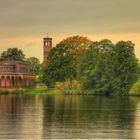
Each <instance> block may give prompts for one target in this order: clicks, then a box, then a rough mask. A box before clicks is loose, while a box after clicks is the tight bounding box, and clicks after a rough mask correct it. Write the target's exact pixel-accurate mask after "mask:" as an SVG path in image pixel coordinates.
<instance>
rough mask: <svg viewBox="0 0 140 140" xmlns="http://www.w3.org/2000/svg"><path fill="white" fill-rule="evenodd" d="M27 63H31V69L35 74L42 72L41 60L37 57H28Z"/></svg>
mask: <svg viewBox="0 0 140 140" xmlns="http://www.w3.org/2000/svg"><path fill="white" fill-rule="evenodd" d="M26 62H27V64H28V65H29V68H30V71H31V72H32V73H33V74H36V75H39V74H40V72H41V64H40V60H39V59H38V58H36V57H30V58H27V59H26Z"/></svg>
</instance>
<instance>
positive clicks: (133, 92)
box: [129, 81, 140, 96]
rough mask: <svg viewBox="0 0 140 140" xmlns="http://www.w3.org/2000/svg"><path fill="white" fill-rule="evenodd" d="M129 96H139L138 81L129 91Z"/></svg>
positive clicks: (139, 84)
mask: <svg viewBox="0 0 140 140" xmlns="http://www.w3.org/2000/svg"><path fill="white" fill-rule="evenodd" d="M129 95H133V96H135V95H140V81H137V82H136V83H135V84H134V85H133V86H132V88H131V89H130V91H129Z"/></svg>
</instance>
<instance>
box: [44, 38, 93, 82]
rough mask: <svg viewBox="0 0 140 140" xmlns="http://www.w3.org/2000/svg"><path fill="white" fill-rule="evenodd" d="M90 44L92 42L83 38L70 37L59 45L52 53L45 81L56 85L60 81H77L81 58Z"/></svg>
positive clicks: (45, 73)
mask: <svg viewBox="0 0 140 140" xmlns="http://www.w3.org/2000/svg"><path fill="white" fill-rule="evenodd" d="M90 44H91V41H90V40H88V39H87V38H86V37H81V36H73V37H69V38H67V39H65V40H63V41H61V42H60V43H59V44H57V45H56V47H55V48H53V49H52V50H51V51H50V54H49V57H48V62H47V63H48V64H47V68H46V70H45V71H44V80H45V81H46V82H47V83H48V84H50V85H54V84H55V82H58V81H59V82H61V81H65V80H66V79H69V80H71V81H72V80H74V79H76V78H77V75H78V74H77V71H78V64H79V60H80V56H82V54H83V52H84V50H86V49H87V48H88V47H89V45H90Z"/></svg>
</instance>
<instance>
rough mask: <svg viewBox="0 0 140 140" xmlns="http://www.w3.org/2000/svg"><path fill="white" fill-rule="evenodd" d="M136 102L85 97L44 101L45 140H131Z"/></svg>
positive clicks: (60, 97)
mask: <svg viewBox="0 0 140 140" xmlns="http://www.w3.org/2000/svg"><path fill="white" fill-rule="evenodd" d="M135 106H136V103H135V101H133V100H131V99H128V98H127V99H126V98H125V99H123V98H122V99H121V98H118V99H113V98H105V97H92V96H91V97H87V96H84V97H83V96H55V97H52V96H51V97H46V98H45V99H44V133H43V137H45V138H110V139H111V138H123V139H125V138H130V139H131V138H133V123H134V115H135Z"/></svg>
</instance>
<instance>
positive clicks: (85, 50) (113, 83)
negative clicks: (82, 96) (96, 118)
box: [44, 36, 138, 95]
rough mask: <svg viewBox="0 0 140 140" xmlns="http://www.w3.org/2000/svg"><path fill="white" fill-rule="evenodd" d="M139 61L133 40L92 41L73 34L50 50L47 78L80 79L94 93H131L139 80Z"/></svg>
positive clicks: (84, 86) (51, 83)
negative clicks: (133, 85) (114, 41)
mask: <svg viewBox="0 0 140 140" xmlns="http://www.w3.org/2000/svg"><path fill="white" fill-rule="evenodd" d="M137 65H138V60H137V58H136V56H135V53H134V44H133V43H132V42H131V41H126V42H125V41H119V42H117V43H116V44H113V43H112V42H111V41H110V40H108V39H104V40H101V41H96V42H91V41H90V40H88V39H87V38H85V37H80V36H74V37H69V38H67V39H65V40H63V41H61V42H60V43H59V44H57V45H56V47H55V48H53V49H52V50H51V51H50V54H49V57H48V67H47V69H46V70H45V71H44V80H45V81H46V83H47V84H48V85H51V86H54V85H55V83H56V82H63V81H67V80H70V81H72V80H78V81H79V82H80V83H81V86H82V88H83V89H84V90H89V91H91V92H92V93H93V94H105V95H111V94H115V93H116V94H119V95H120V94H121V95H123V94H127V93H128V91H129V89H130V88H131V86H132V84H133V83H134V82H135V81H136V77H137V76H136V74H137Z"/></svg>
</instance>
